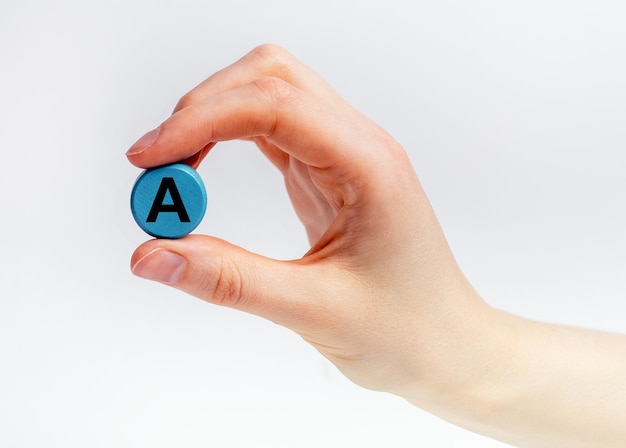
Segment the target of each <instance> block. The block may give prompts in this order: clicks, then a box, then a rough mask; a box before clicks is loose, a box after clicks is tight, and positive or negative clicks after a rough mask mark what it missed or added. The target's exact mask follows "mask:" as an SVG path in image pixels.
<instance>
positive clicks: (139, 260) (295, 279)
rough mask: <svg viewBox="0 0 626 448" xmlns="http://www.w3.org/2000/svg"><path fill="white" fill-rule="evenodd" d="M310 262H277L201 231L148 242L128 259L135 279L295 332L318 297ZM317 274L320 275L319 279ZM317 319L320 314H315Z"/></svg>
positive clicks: (315, 311) (307, 319)
mask: <svg viewBox="0 0 626 448" xmlns="http://www.w3.org/2000/svg"><path fill="white" fill-rule="evenodd" d="M312 269H313V270H314V269H315V268H313V267H312V266H311V265H307V264H305V263H300V262H289V261H278V260H273V259H270V258H266V257H263V256H260V255H257V254H253V253H250V252H248V251H246V250H244V249H242V248H240V247H237V246H234V245H232V244H230V243H227V242H226V241H223V240H220V239H217V238H212V237H209V236H204V235H190V236H187V237H186V238H183V239H180V240H160V239H157V240H151V241H148V242H146V243H144V244H142V245H141V246H140V247H139V248H137V250H136V251H135V253H134V254H133V256H132V258H131V270H132V272H133V274H135V275H137V276H138V277H142V278H146V279H149V280H154V281H157V282H160V283H164V284H166V285H170V286H173V287H175V288H178V289H180V290H182V291H185V292H187V293H189V294H191V295H193V296H196V297H199V298H201V299H204V300H206V301H208V302H211V303H214V304H217V305H223V306H228V307H231V308H236V309H239V310H242V311H246V312H249V313H252V314H256V315H258V316H261V317H264V318H267V319H270V320H272V321H274V322H276V323H278V324H281V325H284V326H286V327H289V328H292V329H294V330H299V329H300V330H304V329H303V328H294V327H300V326H301V325H302V323H304V322H309V323H313V322H314V321H315V320H317V319H316V317H315V315H314V314H318V313H320V312H322V311H321V309H320V306H319V305H320V304H319V303H317V304H316V306H315V307H314V309H313V307H312V306H311V304H312V303H314V302H316V301H315V300H313V299H314V297H313V296H316V295H318V296H323V293H322V291H316V288H317V289H319V286H317V285H319V282H316V281H314V278H315V275H314V274H313V273H312V272H311V270H312ZM318 278H319V277H318ZM318 318H319V316H318Z"/></svg>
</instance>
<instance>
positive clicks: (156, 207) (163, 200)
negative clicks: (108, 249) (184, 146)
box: [130, 163, 207, 238]
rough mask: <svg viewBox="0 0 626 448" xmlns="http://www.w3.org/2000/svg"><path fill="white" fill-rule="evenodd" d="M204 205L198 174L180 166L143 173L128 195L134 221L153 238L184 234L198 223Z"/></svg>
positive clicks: (203, 192)
mask: <svg viewBox="0 0 626 448" xmlns="http://www.w3.org/2000/svg"><path fill="white" fill-rule="evenodd" d="M206 205H207V195H206V189H205V188H204V183H203V182H202V179H201V178H200V175H199V174H198V173H197V172H196V170H194V169H193V168H191V167H190V166H188V165H185V164H183V163H175V164H172V165H164V166H160V167H157V168H151V169H148V170H146V171H144V172H143V173H141V175H140V176H139V177H138V178H137V180H136V181H135V185H134V186H133V191H132V193H131V196H130V208H131V211H132V213H133V217H134V218H135V221H136V222H137V224H138V225H139V227H141V228H142V229H143V230H144V231H145V232H146V233H147V234H149V235H152V236H154V237H156V238H182V237H184V236H185V235H188V234H189V233H191V232H192V231H193V230H194V229H195V228H196V227H197V226H198V224H200V221H202V218H203V217H204V213H205V211H206Z"/></svg>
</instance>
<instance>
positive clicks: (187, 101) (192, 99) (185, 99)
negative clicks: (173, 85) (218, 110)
mask: <svg viewBox="0 0 626 448" xmlns="http://www.w3.org/2000/svg"><path fill="white" fill-rule="evenodd" d="M198 101H200V100H199V98H198V97H197V94H196V93H195V92H193V91H191V92H189V93H186V94H185V95H183V96H182V97H181V99H180V100H178V103H176V107H175V108H174V111H175V112H177V111H179V110H182V109H186V108H188V107H190V106H193V105H194V104H196V103H198Z"/></svg>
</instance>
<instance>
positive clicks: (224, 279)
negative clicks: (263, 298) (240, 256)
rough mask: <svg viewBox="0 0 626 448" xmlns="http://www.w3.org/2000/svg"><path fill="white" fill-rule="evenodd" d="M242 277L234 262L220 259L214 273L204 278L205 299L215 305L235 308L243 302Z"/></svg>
mask: <svg viewBox="0 0 626 448" xmlns="http://www.w3.org/2000/svg"><path fill="white" fill-rule="evenodd" d="M242 279H243V277H242V275H241V272H240V270H239V267H238V266H237V264H236V263H234V262H232V261H231V260H221V262H220V263H219V265H218V267H217V271H216V275H213V276H211V278H207V279H206V280H205V283H206V285H205V287H204V290H205V291H206V292H207V299H208V300H209V301H210V302H212V303H215V304H217V305H222V306H227V307H231V308H236V307H238V306H239V305H241V303H242V302H243V297H244V290H243V281H242Z"/></svg>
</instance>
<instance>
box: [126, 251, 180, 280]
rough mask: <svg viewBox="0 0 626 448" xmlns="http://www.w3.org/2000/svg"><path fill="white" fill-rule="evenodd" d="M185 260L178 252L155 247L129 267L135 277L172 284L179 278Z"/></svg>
mask: <svg viewBox="0 0 626 448" xmlns="http://www.w3.org/2000/svg"><path fill="white" fill-rule="evenodd" d="M186 265H187V261H186V260H185V259H184V258H183V257H181V256H180V255H178V254H175V253H174V252H170V251H168V250H165V249H155V250H153V251H152V252H148V253H147V254H146V255H144V256H143V257H142V258H141V259H140V260H139V261H138V262H137V263H135V265H134V266H133V267H132V268H131V270H132V271H133V274H135V275H136V276H137V277H141V278H145V279H148V280H154V281H155V282H160V283H165V284H166V285H173V284H175V283H176V282H178V281H179V280H180V278H181V277H182V276H183V272H184V271H185V266H186Z"/></svg>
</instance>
